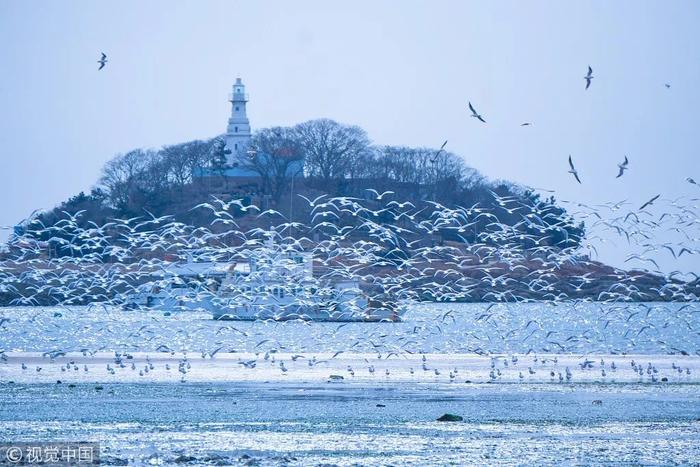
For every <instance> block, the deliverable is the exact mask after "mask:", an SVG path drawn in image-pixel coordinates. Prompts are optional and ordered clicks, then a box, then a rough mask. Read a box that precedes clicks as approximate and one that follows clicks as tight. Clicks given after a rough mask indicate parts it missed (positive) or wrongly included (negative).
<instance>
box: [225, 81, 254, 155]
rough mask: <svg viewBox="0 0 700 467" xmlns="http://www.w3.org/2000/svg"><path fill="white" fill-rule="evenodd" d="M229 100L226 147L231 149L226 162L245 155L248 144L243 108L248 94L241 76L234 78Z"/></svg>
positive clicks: (244, 110)
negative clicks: (229, 116) (229, 111)
mask: <svg viewBox="0 0 700 467" xmlns="http://www.w3.org/2000/svg"><path fill="white" fill-rule="evenodd" d="M229 102H231V118H229V119H228V126H227V127H226V148H227V149H228V150H230V151H231V154H230V155H229V156H228V163H229V164H233V162H234V161H235V160H236V159H237V158H238V157H240V156H242V155H245V153H246V151H247V150H248V147H249V146H250V122H249V121H248V116H247V115H246V108H245V107H246V103H247V102H248V95H247V94H246V93H245V85H244V84H243V82H242V81H241V78H236V83H235V84H234V85H233V93H232V94H231V96H230V98H229Z"/></svg>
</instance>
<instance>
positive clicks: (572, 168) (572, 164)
mask: <svg viewBox="0 0 700 467" xmlns="http://www.w3.org/2000/svg"><path fill="white" fill-rule="evenodd" d="M569 167H571V170H576V167H574V161H573V160H571V154H569Z"/></svg>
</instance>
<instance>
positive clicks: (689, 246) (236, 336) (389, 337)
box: [0, 53, 700, 382]
mask: <svg viewBox="0 0 700 467" xmlns="http://www.w3.org/2000/svg"><path fill="white" fill-rule="evenodd" d="M107 62H108V59H107V55H106V54H104V53H102V54H101V57H100V59H99V60H98V63H99V68H98V70H102V69H103V68H104V67H105V66H106V64H107ZM593 78H594V76H593V70H592V68H591V67H590V66H589V67H588V73H587V74H586V76H585V77H584V79H585V80H586V87H585V89H589V88H590V86H591V82H592V80H593ZM666 86H667V87H670V86H669V85H668V84H667V85H666ZM468 108H469V110H470V112H471V117H472V118H476V119H477V120H479V121H480V122H482V123H486V120H485V118H484V117H483V115H482V114H480V113H479V112H478V111H477V110H476V109H475V107H474V106H473V105H472V103H471V102H468ZM529 125H531V123H530V122H524V123H522V124H521V126H529ZM446 145H447V141H445V142H444V143H443V144H442V146H441V147H440V148H439V150H438V151H437V152H436V154H435V156H434V157H433V160H436V159H437V158H438V156H439V155H440V154H441V153H442V152H443V151H444V150H445V147H446ZM568 163H569V168H570V169H569V173H570V174H571V175H572V176H573V177H574V179H575V180H576V182H578V183H581V178H580V175H579V172H578V170H577V169H576V167H575V165H574V161H573V159H572V157H571V155H569V158H568ZM617 167H618V169H619V172H618V174H617V177H616V178H620V177H622V176H623V175H624V174H625V172H626V171H627V170H628V169H629V159H628V157H627V156H625V157H624V161H623V162H621V163H620V164H618V165H617ZM687 181H688V183H689V184H691V185H697V183H696V182H695V181H694V180H693V179H691V178H688V179H687ZM491 196H492V197H493V201H494V202H495V203H492V204H491V205H492V206H494V207H490V208H487V207H484V205H483V203H482V202H475V203H473V204H471V205H468V206H445V205H443V204H441V203H439V202H436V201H432V200H424V201H421V202H416V201H415V200H414V201H402V200H401V199H399V198H398V196H397V193H395V192H394V191H390V190H384V191H380V190H378V189H367V190H365V191H364V193H363V194H362V195H361V196H360V195H358V196H330V195H327V194H320V195H318V196H305V195H297V197H298V198H300V199H302V200H303V201H304V202H305V205H304V210H303V213H302V214H297V213H295V215H292V214H291V213H289V212H281V211H280V210H276V209H261V208H259V207H257V206H255V205H250V204H247V203H245V202H244V200H242V199H235V198H234V199H220V198H216V197H213V198H212V200H211V201H210V202H206V203H201V204H199V205H197V206H195V207H193V208H192V209H191V211H193V212H196V213H198V214H205V215H207V216H208V217H209V219H210V223H209V226H208V227H198V228H195V227H192V226H190V225H187V224H185V223H183V222H180V221H178V220H177V217H178V216H176V215H174V214H173V215H162V216H158V215H155V214H153V213H150V212H148V211H146V212H144V214H143V215H141V216H137V217H134V218H131V219H110V220H108V221H107V222H105V223H104V224H102V225H98V224H97V223H95V222H92V221H89V222H85V221H84V220H83V219H82V217H81V216H82V215H83V212H82V211H79V212H64V213H63V214H64V217H62V218H61V219H60V220H58V221H57V222H55V223H53V224H52V225H44V224H43V222H42V218H41V217H38V216H33V217H32V218H30V219H29V220H28V221H27V223H26V225H25V226H24V227H25V232H24V233H23V234H22V235H17V236H15V237H14V238H13V239H12V240H11V242H10V247H9V251H8V252H6V253H5V254H4V260H3V261H2V262H0V295H2V296H6V297H8V296H9V297H12V298H11V300H10V305H11V306H13V307H14V308H9V309H6V310H5V311H3V316H0V335H2V336H3V339H2V345H3V347H4V348H2V349H0V359H2V361H6V360H7V359H8V357H7V353H8V352H9V349H26V350H41V351H42V352H43V357H42V358H43V359H49V361H51V362H53V361H56V360H60V359H65V358H68V357H67V354H68V353H70V352H81V353H82V354H83V355H84V356H92V355H96V354H98V353H99V352H107V351H112V352H113V351H114V350H115V348H116V349H120V350H117V352H116V353H115V355H114V358H113V359H112V361H110V362H109V363H107V364H106V367H105V368H106V371H107V372H108V373H110V374H112V375H114V374H116V373H117V372H119V371H120V370H130V371H132V372H137V374H138V375H140V376H146V375H148V374H149V372H152V371H154V369H155V368H156V366H155V364H154V362H152V361H150V360H148V359H147V360H146V362H145V363H144V362H140V363H139V366H137V365H136V362H134V361H131V362H130V360H132V359H133V357H131V358H130V352H138V351H150V352H157V353H163V354H169V355H175V353H176V352H184V353H185V356H184V357H183V358H182V359H181V360H180V361H178V362H177V372H178V373H179V374H181V375H182V376H181V377H182V378H184V377H185V376H186V375H187V374H188V372H189V371H190V370H191V368H192V365H191V361H189V360H188V359H187V357H186V352H192V351H193V350H194V349H198V350H197V351H198V352H200V353H201V358H202V359H215V358H217V355H221V354H223V353H238V352H247V353H252V354H254V355H253V356H252V357H251V356H250V355H247V354H246V355H247V356H246V357H245V358H243V357H241V358H239V360H238V361H237V362H236V365H237V366H239V367H240V368H241V369H244V370H254V369H255V368H259V367H260V366H261V365H264V364H266V365H273V366H274V367H275V368H278V369H279V371H280V372H282V373H285V374H287V373H288V372H289V371H290V369H291V368H293V367H294V365H296V364H299V363H300V362H307V363H305V364H306V365H308V367H314V368H315V367H317V366H319V367H321V366H323V365H324V364H326V363H327V362H328V361H332V360H334V359H336V358H342V354H343V353H345V352H347V353H360V352H364V353H366V354H369V355H372V357H371V358H373V359H374V358H376V361H371V360H370V358H369V357H368V358H365V360H364V363H363V364H364V365H366V371H367V374H369V375H375V374H377V373H378V368H379V364H378V363H377V362H381V361H387V360H389V359H392V358H396V359H400V358H412V357H413V356H416V355H422V358H421V360H422V361H421V364H420V366H419V367H413V366H412V367H411V368H410V374H411V375H414V374H416V373H418V372H421V371H422V372H423V373H426V374H431V375H434V376H435V377H444V378H449V380H450V381H452V380H456V379H457V377H458V375H460V374H463V373H464V372H465V369H464V368H462V369H460V368H457V367H454V368H444V367H440V366H439V365H436V364H432V362H431V360H430V359H429V358H428V357H426V354H429V353H470V354H476V355H480V356H483V357H488V358H491V367H490V369H489V371H488V375H487V376H488V379H489V380H492V381H495V380H499V379H500V378H502V377H503V375H504V374H505V373H506V368H513V367H516V365H517V362H518V358H520V360H521V366H519V367H517V368H518V371H517V375H518V378H519V379H520V380H525V379H527V378H528V375H530V376H531V375H534V374H536V373H537V372H541V371H546V372H547V373H546V374H549V376H550V378H551V379H552V380H553V381H559V382H565V381H571V380H572V379H575V375H576V374H580V373H581V372H584V373H585V372H592V371H595V372H596V374H599V377H600V378H602V379H603V380H604V379H605V378H606V377H607V376H608V375H610V374H614V373H615V372H616V371H619V370H618V367H619V365H621V363H619V362H621V361H622V360H620V359H621V358H622V357H620V359H618V362H615V361H611V362H610V363H608V364H606V362H605V361H604V360H603V359H601V360H600V363H598V362H596V361H593V360H590V361H589V360H588V358H585V359H584V360H583V361H581V362H579V363H576V364H568V365H566V366H564V367H563V368H562V367H561V366H557V365H558V362H557V358H562V357H557V356H552V355H572V354H578V355H581V354H583V355H586V354H587V353H590V352H594V351H598V352H600V353H606V354H613V355H621V356H622V355H626V354H635V353H662V354H668V355H673V356H679V357H689V356H700V339H698V336H700V308H699V307H698V293H700V286H699V284H700V277H698V275H697V274H695V273H693V272H690V273H687V272H683V271H681V270H674V271H672V272H667V273H664V272H662V271H661V268H660V267H659V263H658V261H659V260H660V259H661V256H663V257H664V260H666V261H669V260H670V259H671V258H672V259H673V260H680V259H681V258H683V257H694V256H695V255H697V254H700V248H699V246H698V243H699V242H700V216H699V212H698V209H700V208H699V207H698V201H700V198H699V197H698V196H697V194H692V195H690V196H686V197H683V198H678V199H673V200H667V199H663V198H661V195H660V194H658V195H656V196H654V197H653V198H651V199H649V200H648V201H647V202H645V203H644V204H643V205H642V206H641V207H640V208H639V209H634V208H633V207H631V206H630V203H629V202H627V201H621V202H615V203H613V202H611V203H604V204H601V205H595V206H588V205H585V204H582V203H576V202H571V201H566V200H562V201H561V202H562V203H564V204H567V205H568V206H569V208H568V209H569V213H570V216H565V217H561V216H557V215H555V214H553V213H552V210H551V204H549V203H548V202H547V201H540V200H536V201H534V202H525V201H524V198H522V197H517V196H501V195H499V194H497V193H495V192H491ZM658 204H663V210H662V211H661V212H660V210H659V209H654V208H656V207H658V206H657V205H658ZM505 214H507V215H509V216H514V217H515V219H516V221H515V222H513V223H503V222H501V221H499V219H500V218H501V217H500V216H501V215H505ZM580 222H585V225H586V237H585V239H582V240H581V243H580V244H579V241H577V240H574V239H572V238H569V232H571V231H572V229H573V228H575V227H577V226H578V225H579V223H580ZM261 225H264V226H265V227H264V228H263V227H261ZM292 232H293V234H292ZM611 234H612V235H613V238H614V240H615V241H619V242H622V243H624V244H625V245H627V247H629V248H632V249H634V250H635V252H634V253H632V254H630V255H629V256H628V257H627V259H626V261H625V263H626V264H628V265H630V266H633V267H634V268H635V269H633V270H624V269H618V268H612V267H607V266H603V265H602V264H600V263H598V262H597V261H595V260H594V259H593V257H594V256H595V254H597V247H598V246H600V245H601V244H602V243H604V242H608V241H610V240H609V238H610V235H611ZM669 235H674V240H673V241H668V240H667V238H668V236H669ZM659 238H664V239H665V240H663V241H661V240H658V239H659ZM298 253H304V254H308V255H310V257H312V258H313V265H314V269H315V273H314V275H313V278H312V279H311V280H312V281H313V283H314V287H312V289H313V290H317V291H320V290H324V289H327V288H328V287H329V286H330V285H332V284H336V283H338V282H342V281H345V280H348V279H357V280H359V283H360V284H361V287H362V290H363V292H364V293H365V294H366V295H367V296H368V297H369V299H370V300H385V299H387V297H389V298H390V300H392V301H395V302H396V303H398V304H400V305H402V306H407V305H410V309H411V310H413V311H411V312H410V313H409V314H408V315H407V319H406V320H405V321H404V322H403V323H379V324H375V325H363V324H354V323H342V324H338V323H334V324H330V323H327V324H323V325H316V324H311V323H309V321H308V320H305V319H303V317H301V318H300V319H297V320H293V321H282V320H283V319H284V318H285V315H284V313H283V312H282V313H280V314H279V315H277V316H274V317H271V318H269V317H268V318H265V319H260V320H259V321H256V322H253V323H235V324H228V323H223V322H218V321H213V320H208V319H202V318H201V314H202V313H199V314H197V310H199V311H201V312H203V313H205V312H206V311H207V310H206V307H203V306H201V307H200V304H202V303H215V304H216V305H217V306H220V307H231V308H235V307H236V306H238V305H239V304H241V303H246V302H248V301H250V300H251V299H252V298H254V297H256V296H257V297H265V298H269V299H274V298H275V297H281V296H287V297H289V296H295V297H300V298H299V299H300V300H305V301H306V302H314V301H316V300H321V298H320V295H318V294H314V293H311V294H308V293H307V294H306V295H304V294H302V296H300V295H299V293H300V292H299V283H298V281H297V280H296V279H295V271H296V270H297V269H296V266H294V265H290V264H289V263H288V262H285V261H281V260H280V259H281V258H289V257H290V256H291V255H294V254H298ZM250 258H255V260H256V262H257V264H264V265H267V267H261V268H260V269H259V270H258V271H257V272H252V271H251V273H250V275H249V276H248V277H249V279H246V280H244V281H242V282H239V283H237V284H235V285H234V286H232V288H231V289H230V290H227V294H226V298H225V299H223V298H222V293H221V288H222V282H221V279H220V278H218V277H214V276H212V275H209V274H205V273H203V274H201V275H199V276H195V277H191V276H188V277H183V276H181V275H178V274H177V273H173V272H172V271H173V265H177V264H180V263H183V262H185V261H187V262H189V263H192V262H194V263H198V262H207V263H209V264H219V265H225V266H226V267H230V268H234V266H235V265H236V264H240V263H241V262H244V261H246V260H249V259H250ZM652 266H654V267H653V268H651V267H652ZM649 268H651V269H649ZM229 271H230V270H229ZM256 275H257V276H256ZM271 279H272V280H271ZM261 280H262V281H271V282H274V283H275V284H276V286H275V287H276V289H277V290H275V291H272V290H269V289H267V288H265V287H257V286H255V284H259V283H260V282H261ZM156 290H157V291H159V293H163V291H165V293H167V294H169V296H170V298H172V299H173V302H174V303H177V304H178V305H177V307H176V308H179V309H180V310H182V311H180V310H177V309H173V310H167V311H165V312H163V310H156V311H154V310H152V309H149V308H148V307H145V309H143V310H136V311H133V310H130V311H126V310H124V309H123V305H124V304H125V303H127V302H128V297H130V296H133V295H136V294H143V293H144V291H145V292H147V293H155V291H156ZM425 300H430V301H436V302H440V303H441V304H452V305H432V306H431V305H427V306H426V305H422V304H421V302H423V301H425ZM473 301H475V302H482V301H486V302H490V303H487V304H483V305H482V304H479V305H469V306H467V305H454V304H455V303H457V302H473ZM651 302H664V303H658V304H653V303H651ZM46 304H51V305H53V307H51V308H42V307H41V306H42V305H46ZM514 304H515V305H514ZM84 305H87V306H88V307H89V315H90V318H89V319H88V320H87V321H85V319H84V317H81V314H82V313H83V312H84V309H83V308H80V306H84ZM280 306H281V307H282V308H284V306H286V305H284V304H283V303H281V305H280ZM460 307H462V308H460ZM192 310H195V311H192ZM358 312H362V310H358ZM139 313H141V314H139ZM135 317H136V318H135ZM183 317H186V318H183ZM67 318H70V319H67ZM125 319H130V320H134V319H135V321H134V322H133V325H132V326H128V325H127V326H125V323H124V322H123V320H125ZM127 324H128V323H127ZM76 326H78V328H76ZM369 326H371V327H369ZM37 345H41V346H45V347H46V348H44V349H37V348H36V347H37ZM329 346H332V347H335V350H336V352H335V354H334V355H333V356H332V357H329V358H327V359H320V358H316V357H315V356H312V355H310V354H309V352H328V351H329V350H331V349H330V348H329ZM286 353H289V354H290V355H291V357H289V359H288V360H287V359H283V358H281V355H283V354H286ZM518 355H520V357H518ZM375 356H376V357H375ZM525 358H527V359H532V360H531V362H530V363H528V364H527V369H525V367H524V365H525V364H524V362H525ZM61 365H62V367H61V368H62V369H61V370H60V371H61V372H80V371H81V368H82V371H83V372H88V370H89V367H88V366H87V364H83V366H82V367H81V366H80V365H79V364H78V363H77V362H76V361H69V362H67V363H65V364H63V363H61ZM45 366H46V365H45V364H44V365H43V366H42V365H36V366H35V372H36V373H37V374H39V373H40V372H41V371H42V368H44V367H45ZM577 367H579V368H577ZM164 368H165V370H166V371H170V370H171V367H170V363H167V364H165V366H164ZM172 368H173V369H174V368H175V364H173V367H172ZM629 368H631V370H632V371H634V373H635V374H638V375H639V376H640V378H648V379H649V381H650V382H659V381H661V376H660V373H659V368H661V366H660V365H656V364H654V363H652V362H651V361H650V362H648V364H647V365H643V364H641V363H640V364H637V363H636V362H635V361H634V360H632V362H631V366H630V367H629ZM21 369H22V371H29V370H30V366H29V365H28V364H27V362H22V364H21ZM358 371H360V368H358V367H350V366H348V368H347V374H348V375H350V376H351V377H352V376H354V375H355V374H356V372H358ZM663 371H673V372H676V373H678V374H679V375H690V374H691V371H692V370H691V368H690V366H688V365H685V366H684V365H683V364H681V365H677V364H676V362H675V361H674V362H673V366H672V367H670V370H669V369H668V368H665V367H664V368H663ZM392 372H393V373H392ZM395 372H396V370H395V369H391V368H390V367H386V368H384V372H383V374H384V376H386V377H390V376H391V375H393V374H395ZM674 374H675V373H674ZM334 376H335V377H334V378H331V379H333V380H342V379H343V377H342V376H340V375H334ZM664 377H667V376H664Z"/></svg>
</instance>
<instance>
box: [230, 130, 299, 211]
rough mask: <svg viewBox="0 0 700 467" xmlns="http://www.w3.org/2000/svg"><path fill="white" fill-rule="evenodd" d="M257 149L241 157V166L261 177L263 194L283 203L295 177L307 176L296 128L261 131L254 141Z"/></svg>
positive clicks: (253, 144)
mask: <svg viewBox="0 0 700 467" xmlns="http://www.w3.org/2000/svg"><path fill="white" fill-rule="evenodd" d="M251 143H252V144H251V147H252V148H255V149H254V150H253V151H250V152H249V153H248V154H246V155H240V156H239V157H238V162H239V164H240V166H241V167H243V168H246V169H249V170H253V171H255V172H256V173H258V174H259V175H260V178H261V180H262V185H263V186H262V188H263V191H264V192H266V193H268V194H270V196H271V197H272V199H273V200H275V201H279V198H280V196H281V195H282V193H283V192H284V190H285V189H286V188H287V185H288V184H289V182H290V180H291V179H292V177H297V176H300V175H302V173H303V162H302V161H303V160H304V153H303V151H302V146H301V145H300V144H299V139H298V138H297V134H296V132H295V131H294V130H293V129H292V128H286V127H274V128H266V129H264V130H260V131H258V132H257V133H256V134H255V135H254V136H253V138H252V142H251Z"/></svg>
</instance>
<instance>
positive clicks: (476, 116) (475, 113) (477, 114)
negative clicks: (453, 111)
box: [469, 102, 486, 123]
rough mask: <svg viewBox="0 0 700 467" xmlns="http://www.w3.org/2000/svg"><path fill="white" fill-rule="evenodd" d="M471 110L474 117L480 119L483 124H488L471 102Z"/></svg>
mask: <svg viewBox="0 0 700 467" xmlns="http://www.w3.org/2000/svg"><path fill="white" fill-rule="evenodd" d="M469 110H471V111H472V117H474V118H478V119H479V120H481V121H482V122H484V123H486V120H484V118H483V117H482V116H481V115H479V113H478V112H477V111H476V110H475V109H474V106H473V105H472V103H471V102H469Z"/></svg>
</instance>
